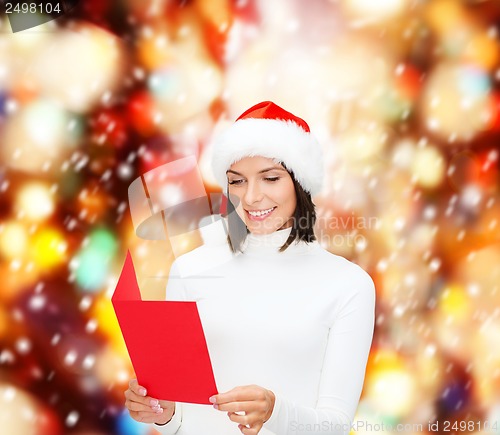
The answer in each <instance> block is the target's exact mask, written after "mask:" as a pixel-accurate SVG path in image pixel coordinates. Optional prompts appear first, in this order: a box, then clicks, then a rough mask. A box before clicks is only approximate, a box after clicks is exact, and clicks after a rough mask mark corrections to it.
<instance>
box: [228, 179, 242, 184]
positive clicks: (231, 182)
mask: <svg viewBox="0 0 500 435" xmlns="http://www.w3.org/2000/svg"><path fill="white" fill-rule="evenodd" d="M241 183H243V180H233V181H228V184H241Z"/></svg>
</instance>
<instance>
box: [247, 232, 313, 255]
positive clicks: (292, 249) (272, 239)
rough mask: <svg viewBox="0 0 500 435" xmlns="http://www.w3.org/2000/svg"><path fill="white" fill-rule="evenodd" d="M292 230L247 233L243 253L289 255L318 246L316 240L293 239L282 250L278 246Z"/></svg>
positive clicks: (283, 242) (281, 244) (282, 243)
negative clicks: (307, 241) (308, 241)
mask: <svg viewBox="0 0 500 435" xmlns="http://www.w3.org/2000/svg"><path fill="white" fill-rule="evenodd" d="M291 232H292V227H288V228H284V229H282V230H277V231H274V232H272V233H269V234H254V233H249V234H248V235H247V237H246V239H245V241H244V242H243V254H245V255H266V254H279V255H290V254H296V253H306V252H309V251H311V250H312V249H314V248H316V247H318V246H319V244H318V242H317V241H314V242H311V243H306V242H304V241H302V240H300V241H298V242H297V241H293V242H292V244H291V245H290V246H289V247H288V248H287V249H285V250H284V251H283V252H279V248H281V246H283V245H284V244H285V242H286V241H287V239H288V236H289V235H290V233H291Z"/></svg>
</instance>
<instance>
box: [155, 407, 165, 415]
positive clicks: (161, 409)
mask: <svg viewBox="0 0 500 435" xmlns="http://www.w3.org/2000/svg"><path fill="white" fill-rule="evenodd" d="M155 412H156V413H157V414H161V413H162V412H163V408H160V409H157V410H156V411H155Z"/></svg>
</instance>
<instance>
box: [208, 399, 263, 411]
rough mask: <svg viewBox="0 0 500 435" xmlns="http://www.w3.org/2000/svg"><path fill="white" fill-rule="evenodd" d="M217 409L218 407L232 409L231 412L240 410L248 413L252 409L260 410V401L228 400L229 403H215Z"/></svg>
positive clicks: (222, 409)
mask: <svg viewBox="0 0 500 435" xmlns="http://www.w3.org/2000/svg"><path fill="white" fill-rule="evenodd" d="M214 408H215V409H218V410H219V411H230V412H238V411H244V412H246V413H247V414H248V413H249V412H252V411H257V410H259V409H260V408H259V402H256V401H255V400H252V401H246V402H228V403H222V404H220V405H219V404H216V405H214Z"/></svg>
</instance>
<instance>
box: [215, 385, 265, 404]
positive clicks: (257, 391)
mask: <svg viewBox="0 0 500 435" xmlns="http://www.w3.org/2000/svg"><path fill="white" fill-rule="evenodd" d="M213 397H214V398H215V403H217V404H221V403H228V402H240V401H243V400H258V399H264V398H265V395H264V393H263V391H262V389H261V388H255V387H254V386H253V385H244V386H238V387H235V388H233V389H232V390H229V391H227V392H225V393H221V394H217V395H215V396H213Z"/></svg>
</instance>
